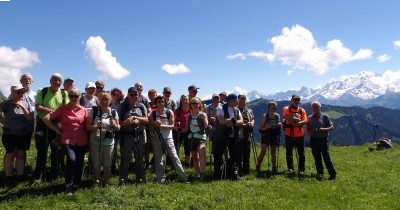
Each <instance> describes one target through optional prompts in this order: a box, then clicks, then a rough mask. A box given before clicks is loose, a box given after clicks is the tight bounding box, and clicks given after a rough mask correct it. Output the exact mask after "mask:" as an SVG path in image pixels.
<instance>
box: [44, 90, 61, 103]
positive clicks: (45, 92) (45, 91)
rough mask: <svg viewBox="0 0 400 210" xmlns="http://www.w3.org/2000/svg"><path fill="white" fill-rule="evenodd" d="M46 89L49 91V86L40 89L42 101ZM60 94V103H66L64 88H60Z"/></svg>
mask: <svg viewBox="0 0 400 210" xmlns="http://www.w3.org/2000/svg"><path fill="white" fill-rule="evenodd" d="M47 91H49V87H45V88H43V89H42V101H44V98H45V97H46V94H47ZM61 95H62V98H63V99H62V104H63V105H65V103H66V99H65V98H66V94H65V90H64V89H61Z"/></svg>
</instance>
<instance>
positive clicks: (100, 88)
mask: <svg viewBox="0 0 400 210" xmlns="http://www.w3.org/2000/svg"><path fill="white" fill-rule="evenodd" d="M103 88H104V87H100V86H96V89H97V90H103Z"/></svg>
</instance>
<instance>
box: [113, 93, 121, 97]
mask: <svg viewBox="0 0 400 210" xmlns="http://www.w3.org/2000/svg"><path fill="white" fill-rule="evenodd" d="M111 95H112V96H116V97H120V96H121V95H120V94H117V93H113V94H111Z"/></svg>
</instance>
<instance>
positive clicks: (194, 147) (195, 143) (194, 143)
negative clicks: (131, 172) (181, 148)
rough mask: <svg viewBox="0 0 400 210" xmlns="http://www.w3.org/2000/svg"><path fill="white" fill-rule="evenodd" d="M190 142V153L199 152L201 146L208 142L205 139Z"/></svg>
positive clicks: (195, 139)
mask: <svg viewBox="0 0 400 210" xmlns="http://www.w3.org/2000/svg"><path fill="white" fill-rule="evenodd" d="M189 141H190V144H191V146H190V151H192V152H195V151H197V149H198V148H199V146H200V144H205V143H206V142H207V140H204V139H198V138H194V139H189Z"/></svg>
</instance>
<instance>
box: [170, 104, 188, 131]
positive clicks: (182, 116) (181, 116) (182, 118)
mask: <svg viewBox="0 0 400 210" xmlns="http://www.w3.org/2000/svg"><path fill="white" fill-rule="evenodd" d="M178 114H179V116H178ZM189 114H190V109H188V110H187V111H183V109H182V108H178V109H176V110H175V111H174V117H175V121H176V120H179V123H180V124H181V128H185V127H186V121H187V116H188V115H189Z"/></svg>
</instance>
